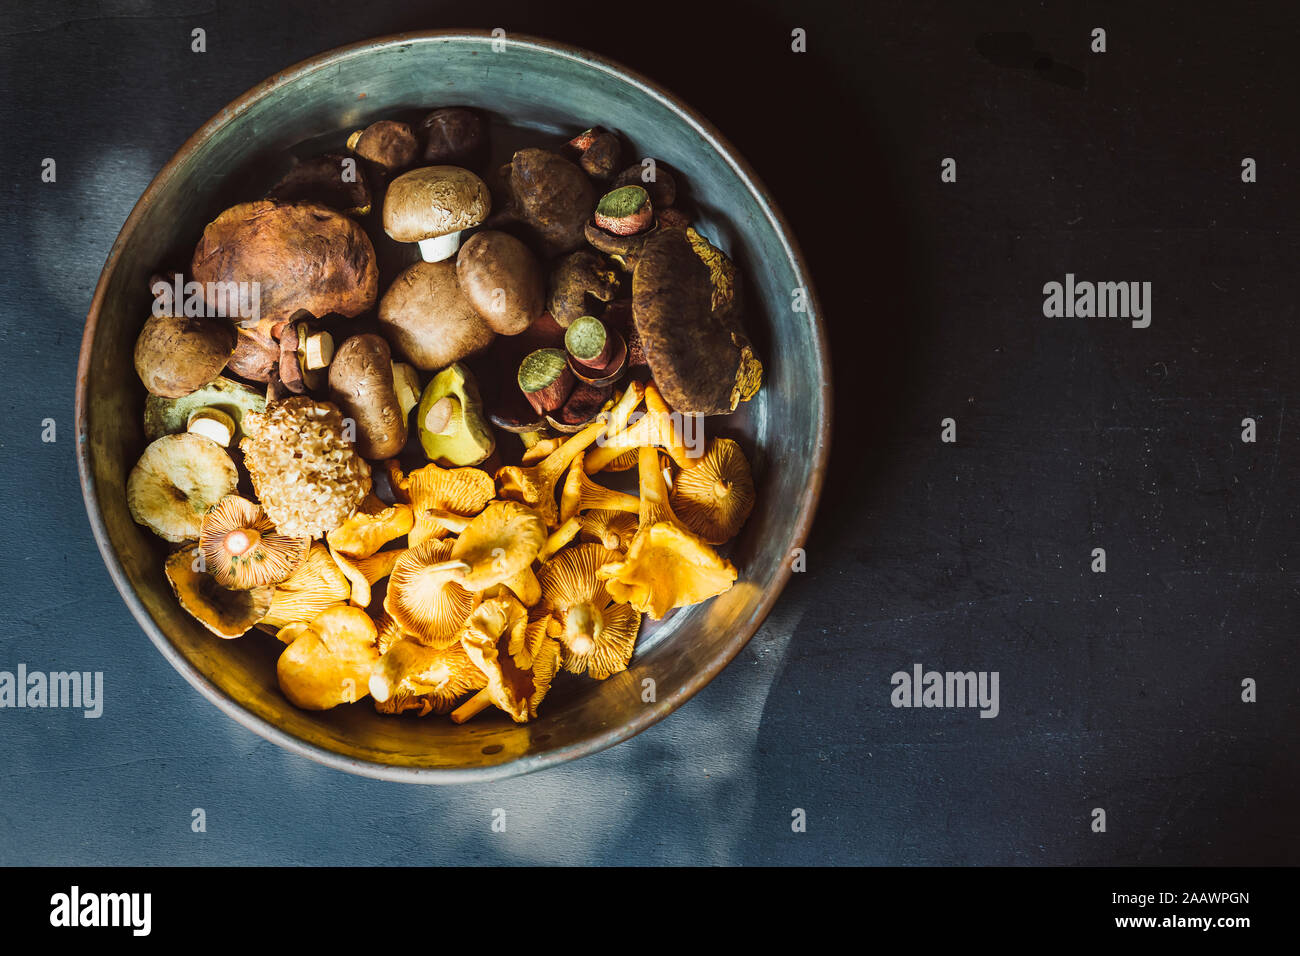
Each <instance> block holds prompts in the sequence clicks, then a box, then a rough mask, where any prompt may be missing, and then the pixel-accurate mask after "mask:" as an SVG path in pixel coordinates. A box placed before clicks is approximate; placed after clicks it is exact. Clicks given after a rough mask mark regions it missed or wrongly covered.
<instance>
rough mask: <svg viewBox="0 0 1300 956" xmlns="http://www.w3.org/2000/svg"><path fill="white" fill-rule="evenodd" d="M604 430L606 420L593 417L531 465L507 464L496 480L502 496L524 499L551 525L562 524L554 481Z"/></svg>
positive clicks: (558, 478)
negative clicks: (553, 449)
mask: <svg viewBox="0 0 1300 956" xmlns="http://www.w3.org/2000/svg"><path fill="white" fill-rule="evenodd" d="M604 430H605V423H604V422H601V421H594V422H592V423H591V424H590V425H588V426H587V427H586V428H584V429H582V431H580V432H578V433H576V434H575V435H573V436H571V437H570V438H569V439H568V440H567V441H565V443H564V444H563V445H561V446H560V447H559V448H557V449H555V451H553V452H551V453H550V454H549V455H547V456H546V457H545V458H544V459H542V461H540V462H538V463H537V464H536V465H532V466H530V467H528V468H521V467H519V466H517V465H506V466H505V467H504V468H500V469H498V470H497V474H496V480H497V487H498V488H499V489H500V492H501V497H502V498H508V499H510V500H512V501H519V502H522V503H523V504H526V505H528V506H529V507H531V508H533V509H535V510H536V511H537V513H538V514H539V515H541V517H542V520H543V521H545V522H546V526H547V527H548V528H551V527H554V526H555V525H557V524H559V523H560V522H559V521H558V520H557V518H558V517H559V511H558V509H557V508H556V507H555V485H556V483H557V482H558V481H559V480H560V476H561V475H563V474H564V471H565V469H566V468H568V467H569V464H570V463H571V462H572V461H573V459H574V458H575V457H577V455H578V453H579V452H581V451H585V450H586V449H587V447H588V446H589V445H590V444H591V443H592V442H594V441H595V440H596V438H597V437H598V436H599V435H600V434H601V433H602V432H603V431H604Z"/></svg>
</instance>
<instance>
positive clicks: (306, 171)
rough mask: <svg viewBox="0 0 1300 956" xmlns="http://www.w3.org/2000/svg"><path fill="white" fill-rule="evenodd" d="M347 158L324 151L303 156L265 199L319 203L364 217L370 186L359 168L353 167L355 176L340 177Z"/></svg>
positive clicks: (367, 209) (368, 206)
mask: <svg viewBox="0 0 1300 956" xmlns="http://www.w3.org/2000/svg"><path fill="white" fill-rule="evenodd" d="M348 158H349V157H346V156H344V155H343V154H342V153H325V154H324V155H321V156H315V157H313V158H311V159H305V160H303V161H301V162H299V163H297V164H296V165H295V166H294V167H293V168H292V169H290V170H289V171H288V172H287V173H285V174H284V175H283V176H281V177H280V180H279V182H277V183H276V184H275V185H274V186H272V187H271V189H270V191H269V192H267V194H266V198H267V199H273V200H276V201H278V202H302V201H306V202H318V203H320V204H321V205H322V206H329V207H330V208H331V209H337V210H338V211H339V212H341V213H345V214H346V215H349V216H364V215H366V213H368V212H370V186H369V185H368V184H367V183H366V177H365V174H364V173H363V172H362V171H361V170H360V169H357V170H355V173H356V175H355V177H352V178H351V179H344V178H343V169H344V166H343V163H345V162H347V160H348ZM354 163H355V161H354Z"/></svg>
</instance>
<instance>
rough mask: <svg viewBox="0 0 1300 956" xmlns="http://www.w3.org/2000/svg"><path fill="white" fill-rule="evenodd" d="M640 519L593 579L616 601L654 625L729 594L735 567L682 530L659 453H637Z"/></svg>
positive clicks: (646, 448)
mask: <svg viewBox="0 0 1300 956" xmlns="http://www.w3.org/2000/svg"><path fill="white" fill-rule="evenodd" d="M640 456H641V462H640V491H641V514H640V525H639V527H638V530H637V533H636V537H634V538H633V539H632V544H631V546H630V547H629V548H628V549H627V554H626V555H624V556H623V557H622V560H618V561H612V562H610V563H607V564H605V565H604V566H603V567H601V568H600V570H599V571H598V572H597V576H598V577H599V578H600V579H601V580H603V581H605V586H606V588H607V589H608V591H609V593H610V595H612V596H613V598H614V599H615V600H616V601H623V602H626V603H627V604H630V605H632V607H634V608H636V609H637V610H638V611H642V612H644V613H646V614H649V615H650V617H651V618H653V619H654V620H656V621H657V620H659V619H660V618H662V617H663V616H664V615H665V614H667V613H668V612H669V611H670V610H672V609H673V608H677V607H685V606H686V605H688V604H697V603H699V602H700V601H704V600H707V599H708V598H711V597H714V596H715V595H718V594H721V593H722V592H724V591H726V590H728V589H729V588H730V587H731V585H732V584H733V583H734V582H735V580H736V568H735V566H734V565H733V564H732V563H731V562H730V561H728V560H726V559H725V558H721V557H719V556H718V553H717V552H716V551H714V550H713V548H711V547H710V546H709V545H708V543H707V542H705V541H704V540H703V539H702V538H700V537H699V536H698V535H697V534H695V533H694V532H693V531H690V530H689V529H688V528H686V527H685V526H684V525H682V524H681V523H680V522H679V521H678V520H677V518H676V517H675V516H674V515H673V512H672V508H671V506H670V505H669V502H668V488H667V486H666V485H665V483H664V477H663V472H662V471H661V470H660V467H659V453H658V452H657V451H655V449H653V448H649V447H643V448H642V449H641V450H640Z"/></svg>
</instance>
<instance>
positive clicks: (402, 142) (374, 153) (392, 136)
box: [348, 120, 420, 175]
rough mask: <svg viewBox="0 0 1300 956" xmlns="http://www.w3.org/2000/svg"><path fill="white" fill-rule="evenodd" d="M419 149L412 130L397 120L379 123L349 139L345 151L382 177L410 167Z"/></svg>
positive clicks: (372, 124)
mask: <svg viewBox="0 0 1300 956" xmlns="http://www.w3.org/2000/svg"><path fill="white" fill-rule="evenodd" d="M419 148H420V147H419V144H418V143H416V141H415V133H414V132H413V131H412V130H411V127H410V126H408V125H407V124H405V123H402V122H398V121H397V120H379V121H378V122H375V123H371V124H370V125H369V126H367V127H366V128H365V129H364V130H358V131H357V132H355V133H353V134H352V135H351V136H349V137H348V149H350V150H352V152H354V153H356V154H357V155H358V156H360V157H361V158H362V159H364V160H365V161H366V162H368V163H374V164H375V165H376V166H378V167H379V168H380V170H382V172H383V173H384V174H385V175H391V174H392V173H394V172H396V171H397V170H399V169H405V168H406V167H407V166H410V165H411V164H412V163H413V162H415V156H416V154H417V153H418V152H419Z"/></svg>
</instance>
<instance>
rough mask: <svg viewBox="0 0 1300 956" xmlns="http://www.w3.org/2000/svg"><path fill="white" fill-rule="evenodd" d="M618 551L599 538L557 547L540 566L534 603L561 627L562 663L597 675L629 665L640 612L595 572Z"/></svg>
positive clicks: (615, 557)
mask: <svg viewBox="0 0 1300 956" xmlns="http://www.w3.org/2000/svg"><path fill="white" fill-rule="evenodd" d="M621 557H622V555H620V554H618V553H617V552H611V551H608V550H606V549H605V547H604V546H603V545H599V544H580V545H576V546H572V547H568V548H565V549H564V550H562V551H560V552H559V554H557V555H556V556H555V557H554V558H553V559H552V560H551V561H550V562H549V563H547V564H546V565H544V566H543V567H542V570H541V572H540V573H539V574H538V576H537V577H538V581H539V582H540V583H541V586H542V599H541V601H540V602H539V603H538V605H537V606H538V608H540V609H542V610H544V611H545V613H547V614H549V615H550V616H551V617H552V618H553V619H554V620H555V621H556V622H557V623H558V624H559V625H560V627H561V637H560V640H561V642H562V644H563V645H564V648H565V652H564V654H563V659H564V667H565V669H566V670H568V671H570V672H571V673H574V674H582V673H587V674H590V675H591V676H592V677H594V678H595V679H597V680H604V679H605V678H607V677H609V676H610V675H611V674H616V673H618V672H619V671H623V670H627V665H628V662H629V661H630V660H631V659H632V651H633V648H634V647H635V645H636V636H637V632H638V631H639V630H640V626H641V615H640V614H639V613H638V612H637V611H636V610H634V609H633V608H631V607H629V606H628V605H626V604H620V603H616V602H615V600H614V598H613V596H612V595H611V593H610V592H609V590H608V589H607V588H606V586H605V582H604V581H602V580H601V579H600V577H599V571H600V569H601V568H602V567H603V566H604V565H606V564H608V563H609V562H611V561H618V560H619V559H620V558H621Z"/></svg>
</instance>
